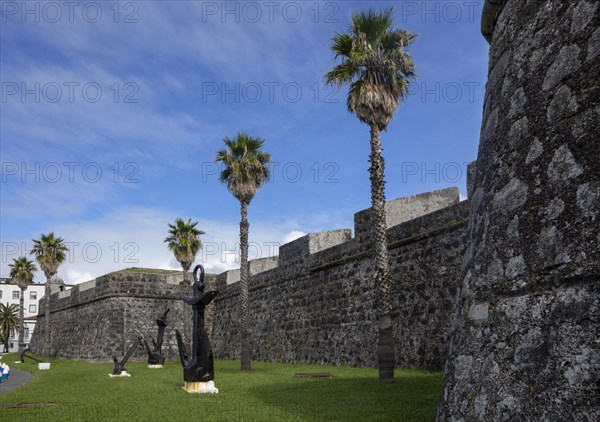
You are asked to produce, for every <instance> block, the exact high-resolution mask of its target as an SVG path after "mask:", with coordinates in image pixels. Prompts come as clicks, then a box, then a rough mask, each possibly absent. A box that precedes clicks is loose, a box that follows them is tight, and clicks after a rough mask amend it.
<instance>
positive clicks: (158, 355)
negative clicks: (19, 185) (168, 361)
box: [144, 308, 170, 365]
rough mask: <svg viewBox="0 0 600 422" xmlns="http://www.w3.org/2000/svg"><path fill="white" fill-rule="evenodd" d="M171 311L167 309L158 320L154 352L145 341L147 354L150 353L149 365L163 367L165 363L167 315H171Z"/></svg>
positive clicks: (153, 345) (153, 343)
mask: <svg viewBox="0 0 600 422" xmlns="http://www.w3.org/2000/svg"><path fill="white" fill-rule="evenodd" d="M169 310H170V309H169V308H167V310H166V311H165V312H164V313H163V314H162V315H161V316H160V317H158V319H157V320H156V324H158V335H157V336H156V341H154V339H152V347H153V350H150V346H148V342H147V341H146V339H144V346H145V347H146V352H148V364H149V365H162V364H164V363H165V357H164V356H163V355H162V352H161V349H162V344H163V335H164V333H165V327H166V326H167V314H168V313H169Z"/></svg>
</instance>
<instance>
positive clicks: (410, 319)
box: [31, 188, 468, 370]
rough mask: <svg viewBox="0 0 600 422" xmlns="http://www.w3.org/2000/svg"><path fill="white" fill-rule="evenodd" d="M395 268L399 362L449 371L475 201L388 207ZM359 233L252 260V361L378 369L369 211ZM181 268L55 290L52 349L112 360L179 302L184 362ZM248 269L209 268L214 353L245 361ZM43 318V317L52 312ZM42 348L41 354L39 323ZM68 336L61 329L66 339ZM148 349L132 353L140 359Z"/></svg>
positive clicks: (440, 194)
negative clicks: (241, 306)
mask: <svg viewBox="0 0 600 422" xmlns="http://www.w3.org/2000/svg"><path fill="white" fill-rule="evenodd" d="M386 207H387V210H388V212H389V215H390V217H388V222H387V223H388V226H389V229H388V236H389V250H390V269H391V271H390V273H391V277H392V281H393V284H394V288H395V292H396V293H395V300H396V304H397V309H398V314H397V315H395V317H396V320H395V321H396V327H395V329H396V338H397V363H398V365H399V366H403V367H420V368H427V369H433V370H441V369H442V368H443V363H444V359H445V354H446V352H447V342H448V338H447V331H448V326H449V321H450V319H451V318H450V317H451V314H452V311H453V299H454V297H455V296H456V292H457V283H456V280H457V276H458V272H459V270H460V261H461V258H462V255H463V252H464V237H465V234H466V222H467V216H468V201H463V202H459V194H458V189H457V188H449V189H444V190H440V191H435V192H429V193H425V194H420V195H414V196H410V197H406V198H401V199H397V200H393V201H390V202H388V203H387V206H386ZM354 220H355V227H354V232H355V234H356V235H355V236H354V238H353V237H352V230H350V229H344V230H334V231H327V232H321V233H311V234H308V235H306V236H303V237H301V238H299V239H297V240H294V241H293V242H290V243H288V244H285V245H282V246H281V247H280V249H279V256H275V257H269V258H262V259H257V260H252V261H250V273H251V278H250V303H251V316H252V323H251V325H252V327H253V334H252V347H253V358H254V359H256V360H264V361H280V362H307V363H308V362H310V363H332V364H347V365H356V366H375V364H376V360H375V359H376V356H375V352H374V350H375V348H374V347H373V344H375V342H376V338H375V336H376V333H377V330H376V318H375V312H374V310H373V284H372V280H371V277H370V274H371V272H372V266H373V260H372V251H371V242H370V240H369V237H368V233H369V225H370V218H369V212H368V210H363V211H361V212H358V213H356V214H355V217H354ZM180 280H181V272H173V273H170V274H169V273H164V274H154V273H152V272H133V271H131V270H126V271H118V272H115V273H110V274H107V275H105V276H102V277H99V278H97V279H95V280H92V281H88V282H86V283H82V284H80V285H77V286H75V287H73V288H72V289H70V290H66V291H62V292H58V293H55V294H54V295H53V297H52V318H53V319H52V326H53V327H54V328H53V329H54V330H57V331H54V333H55V334H54V335H53V337H54V342H53V351H52V355H54V356H57V357H63V358H76V359H88V360H108V359H110V357H111V355H112V353H113V352H114V353H115V354H117V355H118V356H122V355H123V354H124V353H125V351H126V349H127V348H128V347H129V345H130V344H131V342H133V340H134V339H135V338H136V337H137V336H138V335H139V334H143V335H144V336H146V338H147V339H148V340H149V336H155V335H156V330H157V328H156V324H155V319H156V317H157V316H158V315H159V314H160V313H161V312H162V311H163V310H164V309H165V307H167V306H168V307H170V308H171V312H170V313H169V315H168V320H169V325H168V326H167V329H166V331H165V342H164V345H163V348H164V351H165V355H166V356H167V358H169V359H174V358H177V347H176V342H175V335H174V330H175V329H179V330H180V331H182V330H183V325H182V313H183V312H184V308H183V303H182V302H181V301H180V300H179V298H180V297H181V295H182V292H183V293H185V294H190V293H189V292H190V291H191V290H189V289H190V287H188V286H180V285H179V281H180ZM238 281H239V270H230V271H226V272H224V273H222V274H219V275H211V274H207V282H208V283H209V285H211V286H214V288H218V289H219V291H220V294H219V296H217V298H216V299H215V301H214V315H215V318H214V322H213V325H212V335H213V349H214V353H215V357H216V358H221V359H235V358H238V356H239V353H238V350H239V341H238V338H239V337H238V325H237V312H238V292H239V283H238ZM43 317H44V316H43V314H42V315H40V316H39V319H40V320H41V319H43ZM37 327H38V328H36V332H35V333H34V337H33V340H32V345H31V347H32V350H34V351H36V350H38V351H39V350H41V348H42V346H43V345H42V344H41V339H42V338H43V337H42V336H43V332H42V331H41V330H42V329H43V328H42V327H43V324H37ZM58 333H60V335H57V334H58ZM143 356H144V352H143V350H142V349H141V348H139V349H138V350H137V351H136V353H135V354H134V356H133V359H136V358H138V359H142V358H143Z"/></svg>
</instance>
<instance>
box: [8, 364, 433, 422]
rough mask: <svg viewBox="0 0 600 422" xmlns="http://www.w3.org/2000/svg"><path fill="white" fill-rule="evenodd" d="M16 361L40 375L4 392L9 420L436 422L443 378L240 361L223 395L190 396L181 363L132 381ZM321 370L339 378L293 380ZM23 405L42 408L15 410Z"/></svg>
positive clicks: (91, 369) (95, 368)
mask: <svg viewBox="0 0 600 422" xmlns="http://www.w3.org/2000/svg"><path fill="white" fill-rule="evenodd" d="M15 360H16V355H5V356H4V358H3V361H4V362H6V363H8V364H9V365H11V367H13V368H19V369H26V370H29V371H31V372H33V374H34V375H35V379H34V380H33V381H32V382H30V383H29V384H27V385H25V386H24V387H21V388H19V389H17V390H14V391H11V392H9V393H6V394H2V395H0V421H1V422H5V421H6V422H8V421H11V422H13V421H15V422H16V421H32V422H33V421H61V422H62V421H169V422H170V421H202V420H209V421H270V420H272V421H280V420H282V421H321V420H323V421H334V420H335V421H366V420H368V421H433V420H434V419H435V412H436V405H437V401H438V397H439V393H440V389H441V383H442V375H441V374H440V373H429V372H424V371H411V370H403V371H397V372H396V384H394V385H381V384H379V383H378V381H377V371H376V370H375V369H359V368H348V367H331V366H317V365H288V364H275V363H261V362H253V370H252V371H251V372H250V373H242V372H241V371H240V370H239V362H237V361H217V362H215V377H216V379H215V385H216V386H217V388H219V390H220V392H219V394H216V395H214V394H188V393H186V392H185V391H184V390H183V389H182V388H181V387H182V386H183V373H182V369H181V366H180V364H179V362H175V361H170V362H167V363H166V365H165V367H164V368H163V369H148V368H147V367H146V363H145V362H130V363H128V364H127V365H126V367H127V371H128V372H129V373H130V374H131V375H132V376H131V378H109V376H108V374H109V373H111V372H112V367H113V365H112V364H110V363H88V362H83V361H69V360H52V361H51V362H52V368H51V369H50V370H49V371H38V370H37V364H36V363H35V362H33V361H29V360H28V361H27V362H25V363H23V364H18V365H16V364H11V363H12V362H14V361H15ZM319 371H329V372H331V374H332V375H333V378H332V379H322V378H294V377H293V375H294V373H297V372H319ZM23 403H30V404H35V406H34V407H28V408H20V409H17V408H11V406H15V405H19V404H23ZM42 404H52V405H51V406H45V407H43V405H42Z"/></svg>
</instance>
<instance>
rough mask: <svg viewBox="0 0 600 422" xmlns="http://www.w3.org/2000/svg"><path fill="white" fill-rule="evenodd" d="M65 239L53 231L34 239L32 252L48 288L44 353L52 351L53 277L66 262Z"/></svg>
mask: <svg viewBox="0 0 600 422" xmlns="http://www.w3.org/2000/svg"><path fill="white" fill-rule="evenodd" d="M63 242H64V241H63V239H62V238H60V237H55V236H54V233H53V232H50V233H49V234H47V235H45V234H43V233H42V234H41V235H40V238H39V239H34V240H33V249H32V250H31V254H32V255H34V256H35V260H36V261H37V262H38V264H40V269H41V270H42V271H43V272H44V275H45V276H46V288H45V289H44V290H45V294H44V296H45V297H44V314H45V315H44V331H45V337H46V338H45V339H44V340H45V341H44V352H43V353H44V354H47V353H52V329H51V325H50V294H51V292H52V289H51V287H50V285H51V278H52V277H53V276H54V275H55V274H56V272H57V271H58V267H59V266H60V264H61V263H62V262H64V260H65V258H66V255H65V252H66V251H67V247H66V246H65V244H64V243H63Z"/></svg>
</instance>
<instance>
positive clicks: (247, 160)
mask: <svg viewBox="0 0 600 422" xmlns="http://www.w3.org/2000/svg"><path fill="white" fill-rule="evenodd" d="M223 142H224V143H225V145H226V146H227V149H222V150H219V151H217V155H216V158H215V161H216V162H220V163H222V164H223V165H224V168H223V170H222V171H221V173H220V174H219V181H220V182H221V183H223V184H225V185H226V186H227V189H229V191H230V192H231V193H232V194H233V195H234V196H235V197H236V198H237V199H238V200H239V201H244V202H246V203H250V201H251V200H252V198H253V197H254V195H255V194H256V191H257V190H258V189H259V188H260V187H261V186H262V185H263V184H264V182H265V181H266V180H267V179H268V177H269V163H270V162H271V155H270V154H267V153H265V152H263V151H261V150H260V148H262V146H263V145H264V143H265V141H264V140H263V139H261V138H254V137H251V136H249V135H247V134H246V133H244V132H238V134H237V136H236V137H235V138H233V139H232V138H229V137H227V136H226V137H225V138H223Z"/></svg>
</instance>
